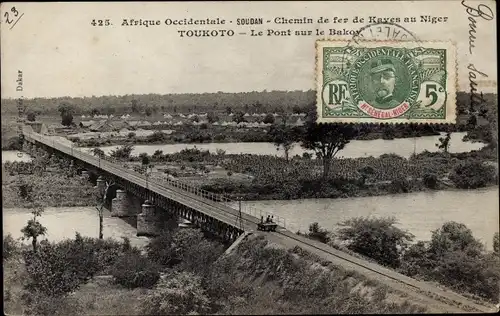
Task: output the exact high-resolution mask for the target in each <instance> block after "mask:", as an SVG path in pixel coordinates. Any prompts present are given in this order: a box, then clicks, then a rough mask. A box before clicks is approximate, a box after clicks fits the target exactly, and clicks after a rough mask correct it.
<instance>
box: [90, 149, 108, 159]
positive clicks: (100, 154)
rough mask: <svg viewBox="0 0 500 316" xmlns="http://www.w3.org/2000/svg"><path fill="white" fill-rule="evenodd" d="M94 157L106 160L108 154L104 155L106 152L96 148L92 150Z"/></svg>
mask: <svg viewBox="0 0 500 316" xmlns="http://www.w3.org/2000/svg"><path fill="white" fill-rule="evenodd" d="M91 152H92V155H94V156H96V157H99V158H101V159H102V158H104V157H105V156H106V154H104V151H103V150H102V149H101V148H98V147H95V148H93V149H92V151H91Z"/></svg>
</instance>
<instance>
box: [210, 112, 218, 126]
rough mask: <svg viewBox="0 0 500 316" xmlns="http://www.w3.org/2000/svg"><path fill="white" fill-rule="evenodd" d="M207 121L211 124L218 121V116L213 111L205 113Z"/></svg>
mask: <svg viewBox="0 0 500 316" xmlns="http://www.w3.org/2000/svg"><path fill="white" fill-rule="evenodd" d="M207 120H208V123H210V124H212V123H215V122H217V121H219V117H218V116H217V115H216V114H215V113H214V112H209V113H208V114H207Z"/></svg>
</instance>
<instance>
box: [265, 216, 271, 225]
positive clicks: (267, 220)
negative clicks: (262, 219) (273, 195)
mask: <svg viewBox="0 0 500 316" xmlns="http://www.w3.org/2000/svg"><path fill="white" fill-rule="evenodd" d="M270 221H271V216H269V215H267V218H266V223H269V222H270Z"/></svg>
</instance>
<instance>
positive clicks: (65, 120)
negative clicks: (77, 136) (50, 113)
mask: <svg viewBox="0 0 500 316" xmlns="http://www.w3.org/2000/svg"><path fill="white" fill-rule="evenodd" d="M61 124H62V125H64V126H71V125H73V114H71V113H70V112H65V113H63V114H61Z"/></svg>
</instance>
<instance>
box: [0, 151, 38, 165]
mask: <svg viewBox="0 0 500 316" xmlns="http://www.w3.org/2000/svg"><path fill="white" fill-rule="evenodd" d="M7 161H25V162H29V161H31V156H30V155H28V154H26V153H23V152H20V151H17V150H2V163H6V162H7Z"/></svg>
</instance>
